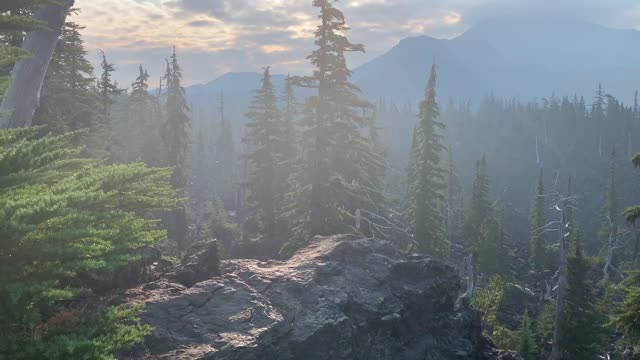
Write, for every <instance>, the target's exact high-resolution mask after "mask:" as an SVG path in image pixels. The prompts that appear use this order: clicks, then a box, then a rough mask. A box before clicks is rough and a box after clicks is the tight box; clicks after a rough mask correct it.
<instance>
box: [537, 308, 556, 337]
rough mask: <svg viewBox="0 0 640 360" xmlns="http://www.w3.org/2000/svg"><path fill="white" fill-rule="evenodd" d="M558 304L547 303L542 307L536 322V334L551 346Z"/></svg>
mask: <svg viewBox="0 0 640 360" xmlns="http://www.w3.org/2000/svg"><path fill="white" fill-rule="evenodd" d="M555 314H556V302H555V301H554V300H549V301H547V302H546V303H545V304H544V305H543V306H542V311H540V314H538V319H537V320H536V332H537V334H538V335H539V336H540V337H541V338H542V340H543V343H544V344H547V345H548V344H551V341H552V339H553V325H554V322H555Z"/></svg>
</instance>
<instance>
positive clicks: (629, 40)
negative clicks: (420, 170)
mask: <svg viewBox="0 0 640 360" xmlns="http://www.w3.org/2000/svg"><path fill="white" fill-rule="evenodd" d="M637 44H640V32H638V31H636V30H620V29H611V28H606V27H603V26H600V25H595V24H591V23H586V22H583V21H579V20H573V19H568V18H560V17H527V16H524V17H509V18H496V19H493V20H489V21H485V22H483V23H480V24H478V25H475V26H473V27H471V28H470V29H469V30H468V31H466V32H465V33H464V34H462V35H460V36H459V37H457V38H454V39H451V40H438V39H434V38H430V37H427V36H419V37H413V38H408V39H404V40H402V41H400V43H398V44H397V45H396V46H394V47H393V48H392V49H391V50H389V51H388V52H387V53H386V54H384V55H382V56H380V57H378V58H375V59H373V60H371V61H370V62H368V63H366V64H364V65H362V66H360V67H359V68H357V69H356V70H355V71H354V78H353V79H354V81H355V82H356V83H357V84H358V85H360V86H361V87H362V88H363V89H364V91H365V93H366V94H367V96H368V97H369V98H373V99H376V98H381V97H383V98H393V99H397V100H402V99H407V100H410V101H412V102H414V103H415V101H417V100H418V99H419V98H420V97H421V95H422V91H423V89H424V86H425V83H426V77H427V69H428V67H429V65H430V64H431V63H432V62H433V61H435V62H436V63H437V64H438V67H439V69H440V72H439V77H440V81H439V83H438V93H439V95H440V98H441V101H442V100H443V99H446V98H448V97H450V96H452V97H456V98H468V97H470V98H475V99H477V98H479V97H482V96H485V95H487V94H490V93H491V94H494V95H498V96H507V97H519V98H521V99H524V100H528V99H531V98H536V97H537V98H540V97H547V96H549V95H550V94H551V93H552V92H555V93H556V94H562V95H572V94H578V95H584V96H585V97H587V98H590V97H591V94H592V93H593V91H594V90H595V88H596V87H597V84H598V83H599V82H602V83H603V86H604V87H605V90H606V91H608V92H610V93H612V94H615V95H617V96H618V97H620V98H622V99H625V100H629V99H631V97H632V95H633V92H634V91H635V89H636V87H637V86H638V84H640V51H639V50H638V48H637V46H636V45H637Z"/></svg>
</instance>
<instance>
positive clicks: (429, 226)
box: [414, 64, 449, 257]
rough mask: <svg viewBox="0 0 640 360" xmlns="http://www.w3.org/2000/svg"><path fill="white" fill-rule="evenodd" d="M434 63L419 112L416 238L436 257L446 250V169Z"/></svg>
mask: <svg viewBox="0 0 640 360" xmlns="http://www.w3.org/2000/svg"><path fill="white" fill-rule="evenodd" d="M436 76H437V75H436V65H435V64H433V65H432V66H431V74H430V75H429V81H428V83H427V89H426V91H425V97H424V99H423V100H422V102H421V103H420V112H419V114H418V120H419V123H418V135H417V136H416V137H417V139H418V144H419V145H418V146H419V149H420V150H419V153H420V157H419V161H418V166H419V170H418V180H417V183H416V190H415V191H416V194H415V197H416V211H415V222H414V224H415V227H416V230H415V238H416V242H417V244H418V245H417V250H418V251H420V252H423V253H428V254H431V255H435V256H438V257H445V256H446V255H447V253H448V250H449V249H448V247H449V245H448V243H447V239H446V232H445V219H444V216H443V214H442V208H443V204H444V201H445V199H444V196H445V191H446V178H445V177H446V171H445V169H444V168H443V166H442V163H441V155H442V152H443V151H444V150H445V147H444V145H442V135H441V134H440V131H441V130H442V129H443V128H444V124H442V123H441V122H439V121H438V116H439V115H440V111H439V109H438V103H437V102H436Z"/></svg>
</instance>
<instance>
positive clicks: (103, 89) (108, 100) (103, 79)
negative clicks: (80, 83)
mask: <svg viewBox="0 0 640 360" xmlns="http://www.w3.org/2000/svg"><path fill="white" fill-rule="evenodd" d="M99 55H100V58H101V59H102V60H100V70H102V72H101V73H100V78H99V79H98V82H97V89H98V93H99V94H100V101H101V102H102V111H103V113H104V116H105V117H106V118H109V115H110V107H111V104H113V102H114V100H113V97H114V96H118V95H121V94H123V93H124V92H125V90H124V89H120V87H119V86H118V82H117V81H113V80H112V79H111V77H112V73H113V72H114V71H116V67H115V65H114V64H112V63H110V62H109V61H108V60H107V55H106V54H105V53H104V51H102V50H100V52H99Z"/></svg>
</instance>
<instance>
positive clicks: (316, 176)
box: [285, 0, 378, 253]
mask: <svg viewBox="0 0 640 360" xmlns="http://www.w3.org/2000/svg"><path fill="white" fill-rule="evenodd" d="M313 5H314V7H316V8H318V9H319V11H320V19H321V22H322V23H321V25H319V26H318V28H317V30H316V32H315V35H316V42H315V43H316V49H315V50H313V52H312V53H311V54H310V55H309V56H308V59H309V60H310V61H311V63H312V65H313V66H314V71H313V74H312V75H311V76H308V77H302V78H296V82H297V84H298V85H301V86H305V87H312V88H317V93H316V94H315V95H313V96H311V97H309V98H308V99H307V101H306V103H305V107H304V111H303V114H302V119H301V135H300V139H301V143H300V154H299V156H298V158H297V159H296V160H295V168H294V170H293V174H292V176H291V177H290V191H289V193H288V194H287V200H286V201H287V205H288V206H287V207H286V209H285V215H286V218H287V219H288V220H289V223H290V225H291V228H292V232H293V233H294V239H292V241H290V242H289V244H286V246H285V248H286V249H287V252H288V253H290V252H291V251H294V250H295V249H296V248H298V247H299V246H300V245H301V244H303V243H304V242H305V241H306V240H307V239H308V238H309V237H311V236H314V235H331V234H336V233H343V232H348V231H350V230H351V225H352V224H353V220H352V219H351V216H349V215H354V213H355V211H356V209H358V208H364V209H374V208H375V206H376V204H375V203H372V201H371V200H369V199H370V197H369V196H367V195H368V191H369V189H370V188H371V184H370V183H369V181H371V178H370V175H371V173H370V172H368V171H367V166H366V165H365V164H367V162H371V160H370V159H371V158H374V159H375V158H376V154H375V152H374V151H373V149H372V147H371V143H370V142H369V141H368V139H366V137H365V136H364V134H363V133H364V131H363V130H365V129H364V128H365V126H366V125H367V124H366V123H367V122H366V117H365V116H363V115H362V111H363V109H369V108H371V104H369V103H368V102H366V101H364V100H362V99H360V98H359V94H358V93H359V89H358V88H357V87H356V86H355V85H353V84H352V83H351V82H350V81H349V78H350V76H351V71H350V70H349V69H348V68H347V65H346V63H347V61H346V54H347V53H348V52H363V51H364V47H363V46H362V45H360V44H354V43H351V42H349V40H348V39H347V38H346V37H345V36H344V35H343V34H344V33H345V32H346V31H347V30H348V27H347V26H346V25H345V20H344V15H343V14H342V12H340V10H338V9H337V8H335V7H334V6H333V3H332V1H329V0H317V1H314V3H313ZM374 191H378V189H374Z"/></svg>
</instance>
